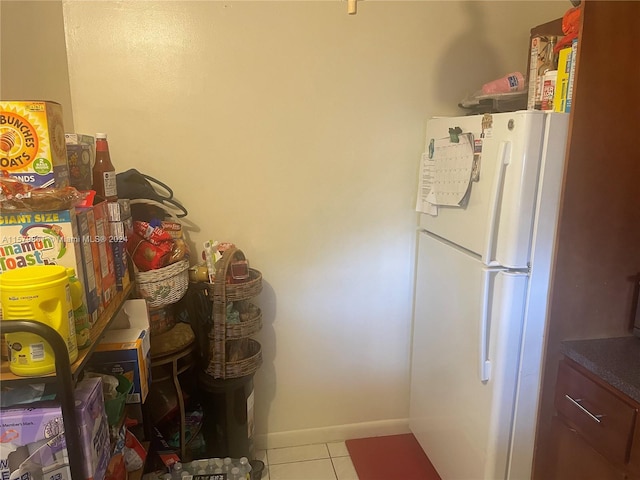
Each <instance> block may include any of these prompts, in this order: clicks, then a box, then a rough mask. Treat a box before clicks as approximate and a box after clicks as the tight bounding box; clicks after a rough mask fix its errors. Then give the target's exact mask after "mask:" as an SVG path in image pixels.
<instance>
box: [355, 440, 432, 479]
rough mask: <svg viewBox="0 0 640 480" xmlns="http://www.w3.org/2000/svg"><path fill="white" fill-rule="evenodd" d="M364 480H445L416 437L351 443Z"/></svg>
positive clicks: (361, 477)
mask: <svg viewBox="0 0 640 480" xmlns="http://www.w3.org/2000/svg"><path fill="white" fill-rule="evenodd" d="M346 444H347V449H348V450H349V455H350V456H351V461H352V462H353V466H354V467H355V469H356V472H357V474H358V478H359V479H360V480H390V479H394V480H441V479H440V475H438V472H436V469H435V468H433V465H431V462H430V461H429V458H427V456H426V455H425V453H424V452H423V451H422V448H421V447H420V444H419V443H418V441H417V440H416V438H415V437H414V436H413V434H411V433H408V434H403V435H389V436H385V437H371V438H358V439H354V440H347V441H346Z"/></svg>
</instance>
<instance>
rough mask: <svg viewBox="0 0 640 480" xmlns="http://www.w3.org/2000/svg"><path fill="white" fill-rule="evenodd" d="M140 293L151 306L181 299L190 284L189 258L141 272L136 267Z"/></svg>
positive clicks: (163, 304) (158, 305) (168, 303)
mask: <svg viewBox="0 0 640 480" xmlns="http://www.w3.org/2000/svg"><path fill="white" fill-rule="evenodd" d="M134 270H135V275H136V284H137V287H138V294H139V295H140V297H142V298H144V299H145V300H146V301H147V303H148V304H149V306H150V307H164V306H166V305H171V304H172V303H176V302H177V301H178V300H180V299H181V298H182V297H183V296H184V294H185V293H186V292H187V287H188V286H189V260H187V259H185V260H180V261H179V262H176V263H172V264H171V265H168V266H166V267H163V268H158V269H156V270H149V271H147V272H140V271H138V269H137V268H134Z"/></svg>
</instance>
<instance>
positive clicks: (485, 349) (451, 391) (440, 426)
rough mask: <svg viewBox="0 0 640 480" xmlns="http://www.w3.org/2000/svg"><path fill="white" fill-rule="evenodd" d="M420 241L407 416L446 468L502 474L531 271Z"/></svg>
mask: <svg viewBox="0 0 640 480" xmlns="http://www.w3.org/2000/svg"><path fill="white" fill-rule="evenodd" d="M418 242H419V246H418V268H417V278H416V302H415V312H414V331H413V351H412V358H413V360H412V367H411V404H410V405H411V406H410V418H409V426H410V428H411V430H412V432H413V433H414V435H415V437H416V439H417V440H418V442H419V443H420V444H421V446H422V448H423V449H424V451H425V452H426V453H427V455H428V456H429V458H430V460H431V461H432V463H433V464H434V466H435V468H436V470H437V471H438V473H439V474H440V476H441V477H442V478H446V479H447V480H449V479H470V478H473V479H482V478H485V479H489V478H490V479H494V478H506V472H507V471H508V468H509V451H510V449H509V444H510V438H511V433H512V432H511V428H512V420H513V412H514V401H515V385H516V380H517V378H516V377H517V370H518V363H519V353H520V344H521V333H522V316H523V309H524V301H525V295H526V288H527V276H526V275H525V274H518V273H515V274H512V273H509V272H508V271H505V270H503V269H493V268H487V267H486V266H485V265H483V264H482V262H481V261H480V260H479V259H478V258H476V257H474V256H472V255H468V254H467V253H466V252H464V251H462V250H459V249H457V248H454V247H452V246H451V245H449V244H446V243H444V242H441V241H440V240H438V239H437V238H435V237H432V236H431V235H429V234H428V233H424V232H421V233H420V234H419V240H418ZM484 309H486V312H487V314H486V315H483V313H484ZM462 459H464V460H462Z"/></svg>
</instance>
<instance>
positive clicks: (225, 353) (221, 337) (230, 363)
mask: <svg viewBox="0 0 640 480" xmlns="http://www.w3.org/2000/svg"><path fill="white" fill-rule="evenodd" d="M233 260H245V256H244V254H243V253H242V251H241V250H238V249H236V248H230V249H229V250H227V251H226V252H224V254H223V256H222V258H221V259H220V260H219V261H218V262H217V263H216V277H215V278H216V279H217V281H214V283H213V284H209V289H210V292H211V291H212V292H213V293H212V295H210V298H212V300H213V328H212V329H211V331H210V332H209V340H210V342H209V348H210V355H209V362H208V364H207V366H206V368H205V373H207V374H208V375H211V376H213V377H214V378H219V379H226V378H238V377H244V376H246V375H250V374H252V373H254V372H255V371H256V370H257V369H258V368H259V367H260V365H262V348H261V346H260V343H258V342H257V341H255V340H253V339H251V338H248V337H249V335H253V334H255V333H257V332H258V331H259V330H260V328H261V327H262V313H261V311H260V310H259V309H258V310H257V314H256V315H254V316H253V317H252V318H250V319H249V320H247V321H245V322H240V323H237V324H236V323H234V324H229V323H227V302H232V301H233V302H237V301H241V300H248V299H249V298H252V297H255V296H256V295H258V294H259V293H260V291H261V290H262V274H261V273H260V272H259V271H258V270H255V269H249V280H247V281H246V282H243V283H232V284H227V283H226V278H227V271H228V269H229V265H230V264H231V262H232V261H233ZM232 348H235V350H234V351H233V352H232V351H231V350H232ZM237 352H241V355H240V358H238V356H239V355H238V354H237ZM234 353H235V354H234ZM230 354H231V355H230Z"/></svg>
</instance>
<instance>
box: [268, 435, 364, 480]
mask: <svg viewBox="0 0 640 480" xmlns="http://www.w3.org/2000/svg"><path fill="white" fill-rule="evenodd" d="M256 459H257V460H261V461H263V462H264V464H265V467H264V471H263V472H262V480H303V479H304V480H358V475H357V474H356V471H355V469H354V468H353V463H351V458H350V457H349V451H348V450H347V446H346V445H345V443H344V442H335V443H319V444H314V445H302V446H297V447H286V448H273V449H268V450H258V451H257V452H256Z"/></svg>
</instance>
